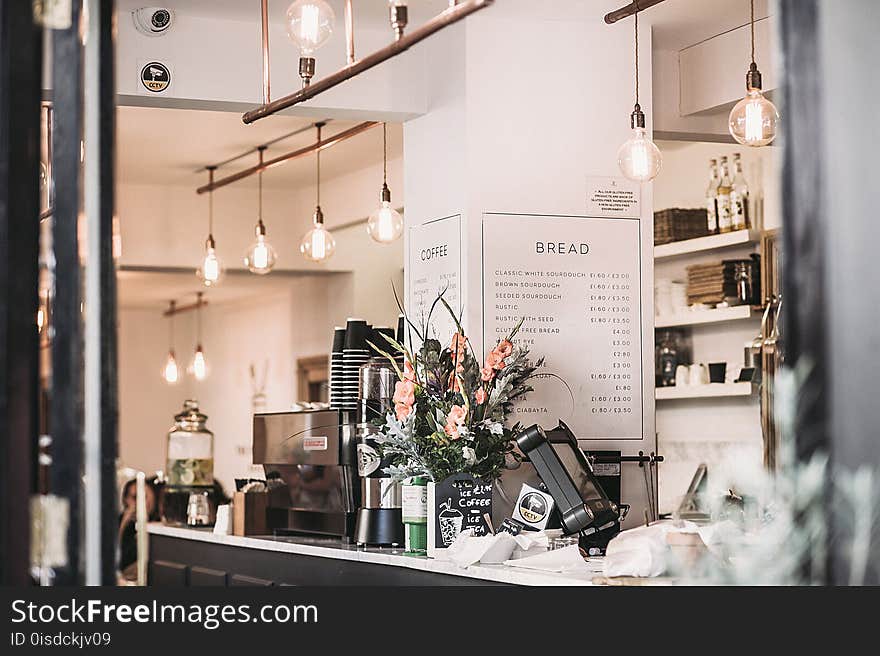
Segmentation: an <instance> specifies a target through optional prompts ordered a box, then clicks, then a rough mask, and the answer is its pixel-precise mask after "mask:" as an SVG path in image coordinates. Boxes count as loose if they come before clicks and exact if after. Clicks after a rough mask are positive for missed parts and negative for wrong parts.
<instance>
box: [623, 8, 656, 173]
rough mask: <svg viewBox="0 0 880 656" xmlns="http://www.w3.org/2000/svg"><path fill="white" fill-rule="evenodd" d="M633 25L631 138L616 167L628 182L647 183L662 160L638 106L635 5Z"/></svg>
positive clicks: (637, 42) (636, 16) (637, 34)
mask: <svg viewBox="0 0 880 656" xmlns="http://www.w3.org/2000/svg"><path fill="white" fill-rule="evenodd" d="M634 23H635V53H636V57H635V62H636V104H635V107H633V112H632V114H630V118H629V124H630V128H632V137H630V139H629V140H627V142H626V143H624V144H623V145H622V146H621V147H620V150H618V151H617V165H618V166H619V167H620V172H621V173H623V175H624V176H626V177H627V178H629V179H630V180H635V181H636V182H648V181H650V180H653V179H654V178H656V177H657V174H658V173H660V167H661V165H662V164H663V158H662V156H661V155H660V149H659V148H657V145H656V144H655V143H654V142H653V141H651V137H650V136H648V131H647V130H646V129H645V113H644V112H643V111H642V107H641V105H639V7H638V3H636V12H635V14H634Z"/></svg>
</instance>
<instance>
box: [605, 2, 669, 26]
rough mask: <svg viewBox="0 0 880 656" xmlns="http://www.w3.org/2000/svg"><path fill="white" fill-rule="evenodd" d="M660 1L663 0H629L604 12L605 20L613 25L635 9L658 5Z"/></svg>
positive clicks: (643, 9)
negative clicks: (623, 5)
mask: <svg viewBox="0 0 880 656" xmlns="http://www.w3.org/2000/svg"><path fill="white" fill-rule="evenodd" d="M661 2H665V0H638V1H637V2H630V3H629V4H628V5H626V6H625V7H621V8H620V9H615V10H614V11H612V12H609V13H607V14H605V22H606V23H608V24H609V25H613V24H614V23H616V22H617V21H619V20H623V19H624V18H628V17H630V16H633V15H634V14H635V13H636V12H637V11H645V9H648V8H649V7H653V6H654V5H659V4H660V3H661Z"/></svg>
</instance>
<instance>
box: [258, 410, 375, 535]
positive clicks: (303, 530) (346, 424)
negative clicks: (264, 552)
mask: <svg viewBox="0 0 880 656" xmlns="http://www.w3.org/2000/svg"><path fill="white" fill-rule="evenodd" d="M354 419H355V417H354V413H351V412H349V411H346V410H302V411H294V412H277V413H263V414H256V415H254V442H253V452H254V464H257V465H262V466H263V469H264V470H265V472H266V479H267V481H269V482H270V488H269V499H268V510H267V526H268V528H269V529H270V530H271V531H272V532H273V533H274V534H277V535H285V534H294V535H295V534H311V535H321V536H325V537H339V538H342V539H343V540H345V541H347V542H353V541H354V531H355V522H356V516H357V510H358V507H359V506H360V480H359V478H358V473H357V431H356V428H357V427H356V425H355V423H354ZM273 479H274V480H275V481H277V480H279V479H280V481H281V483H273Z"/></svg>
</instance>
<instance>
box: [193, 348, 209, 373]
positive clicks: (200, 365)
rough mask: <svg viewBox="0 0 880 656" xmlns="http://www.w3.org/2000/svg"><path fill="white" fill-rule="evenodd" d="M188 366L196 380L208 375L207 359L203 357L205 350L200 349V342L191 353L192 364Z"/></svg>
mask: <svg viewBox="0 0 880 656" xmlns="http://www.w3.org/2000/svg"><path fill="white" fill-rule="evenodd" d="M189 368H190V371H192V375H193V376H195V378H196V380H205V378H207V377H208V361H207V360H206V359H205V352H204V351H203V350H202V345H201V344H199V345H198V346H197V347H196V352H195V354H194V355H193V359H192V364H190V367H189Z"/></svg>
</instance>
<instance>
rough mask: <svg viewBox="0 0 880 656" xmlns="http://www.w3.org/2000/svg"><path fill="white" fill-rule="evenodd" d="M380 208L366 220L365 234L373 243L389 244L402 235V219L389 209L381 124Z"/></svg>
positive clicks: (385, 131)
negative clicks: (366, 233)
mask: <svg viewBox="0 0 880 656" xmlns="http://www.w3.org/2000/svg"><path fill="white" fill-rule="evenodd" d="M380 200H381V201H382V204H381V206H380V207H379V209H377V210H376V211H375V212H373V213H372V214H371V215H370V218H369V219H368V220H367V232H368V233H369V235H370V237H372V238H373V241H377V242H379V243H380V244H390V243H391V242H393V241H396V240H397V239H400V235H402V234H403V217H401V216H400V213H399V212H397V211H395V209H394V208H393V207H391V190H390V189H388V127H387V125H386V124H385V123H383V124H382V193H381V195H380Z"/></svg>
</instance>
